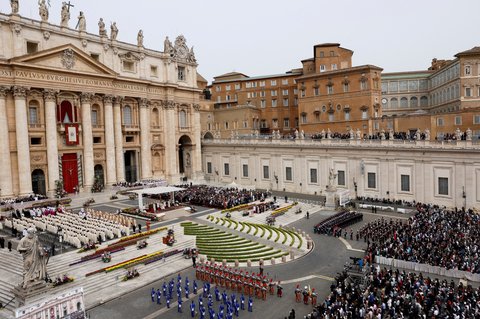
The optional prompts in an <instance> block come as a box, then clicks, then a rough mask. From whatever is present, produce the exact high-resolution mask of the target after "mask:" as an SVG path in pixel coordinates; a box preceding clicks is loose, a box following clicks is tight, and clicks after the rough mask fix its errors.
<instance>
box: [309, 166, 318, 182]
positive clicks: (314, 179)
mask: <svg viewBox="0 0 480 319" xmlns="http://www.w3.org/2000/svg"><path fill="white" fill-rule="evenodd" d="M317 182H318V174H317V169H316V168H311V169H310V183H313V184H316V183H317Z"/></svg>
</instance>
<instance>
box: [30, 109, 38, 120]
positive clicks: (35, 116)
mask: <svg viewBox="0 0 480 319" xmlns="http://www.w3.org/2000/svg"><path fill="white" fill-rule="evenodd" d="M28 116H29V120H30V122H29V124H38V112H37V108H36V107H29V108H28Z"/></svg>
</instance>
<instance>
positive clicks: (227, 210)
mask: <svg viewBox="0 0 480 319" xmlns="http://www.w3.org/2000/svg"><path fill="white" fill-rule="evenodd" d="M250 206H252V205H251V204H242V205H238V206H234V207H231V208H227V209H224V210H222V211H221V213H222V214H224V213H226V212H233V211H236V210H239V209H244V208H246V207H250Z"/></svg>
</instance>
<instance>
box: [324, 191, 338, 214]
mask: <svg viewBox="0 0 480 319" xmlns="http://www.w3.org/2000/svg"><path fill="white" fill-rule="evenodd" d="M325 195H326V200H325V208H330V209H335V208H336V203H335V197H336V195H337V189H336V188H335V187H329V188H327V189H326V190H325Z"/></svg>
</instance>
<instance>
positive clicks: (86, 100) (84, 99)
mask: <svg viewBox="0 0 480 319" xmlns="http://www.w3.org/2000/svg"><path fill="white" fill-rule="evenodd" d="M92 97H93V94H92V93H88V92H82V93H81V94H80V102H81V103H82V104H90V103H92Z"/></svg>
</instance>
